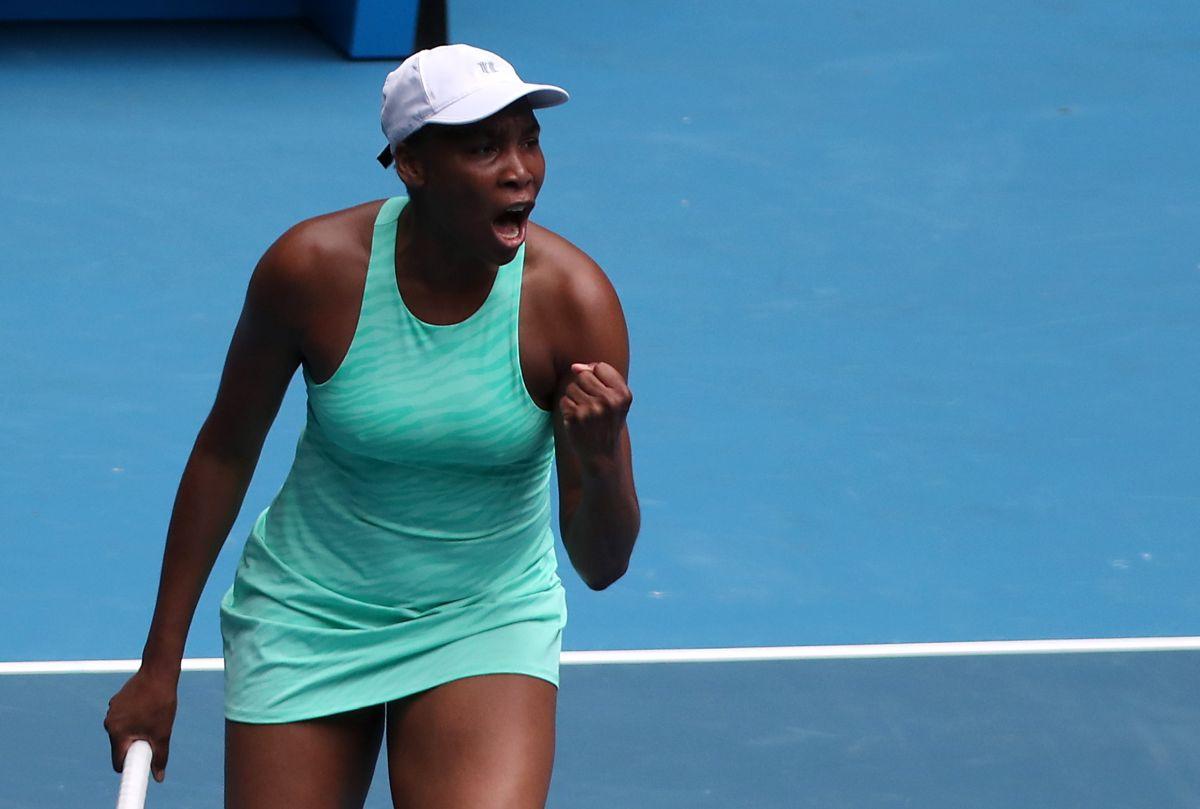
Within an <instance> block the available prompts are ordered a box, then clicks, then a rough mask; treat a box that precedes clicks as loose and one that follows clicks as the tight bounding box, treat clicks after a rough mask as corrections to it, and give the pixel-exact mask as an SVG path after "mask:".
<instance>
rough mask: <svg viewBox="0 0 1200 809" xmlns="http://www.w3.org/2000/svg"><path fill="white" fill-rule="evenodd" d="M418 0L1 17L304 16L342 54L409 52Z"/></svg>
mask: <svg viewBox="0 0 1200 809" xmlns="http://www.w3.org/2000/svg"><path fill="white" fill-rule="evenodd" d="M418 2H419V0H115V1H114V2H108V3H103V4H97V3H95V2H87V0H42V1H41V2H39V1H38V0H11V2H4V3H3V4H0V21H3V20H10V21H11V20H198V19H221V20H254V19H292V18H296V17H307V18H308V19H310V20H311V21H312V22H313V24H314V25H315V26H316V28H317V29H318V30H319V31H320V32H321V33H322V34H323V35H324V36H325V38H326V39H328V40H329V41H330V42H332V43H333V44H334V45H336V46H337V47H338V48H340V49H341V50H342V51H343V52H344V53H345V54H346V55H347V56H351V57H354V58H360V59H364V58H365V59H376V58H383V57H393V58H400V57H404V56H408V55H409V54H410V53H412V52H413V51H414V50H415V49H416V48H415V46H414V42H415V40H416V31H417V5H418Z"/></svg>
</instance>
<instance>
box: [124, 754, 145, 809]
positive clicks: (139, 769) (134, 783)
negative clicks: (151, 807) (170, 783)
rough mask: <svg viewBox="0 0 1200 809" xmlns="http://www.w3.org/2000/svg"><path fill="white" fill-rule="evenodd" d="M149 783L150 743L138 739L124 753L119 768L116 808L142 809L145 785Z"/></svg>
mask: <svg viewBox="0 0 1200 809" xmlns="http://www.w3.org/2000/svg"><path fill="white" fill-rule="evenodd" d="M149 785H150V743H149V742H147V741H143V740H142V739H138V740H137V741H136V742H134V743H133V744H131V745H129V750H128V751H127V752H126V753H125V766H124V767H122V769H121V790H120V792H118V793H117V809H142V807H143V806H145V805H146V787H148V786H149Z"/></svg>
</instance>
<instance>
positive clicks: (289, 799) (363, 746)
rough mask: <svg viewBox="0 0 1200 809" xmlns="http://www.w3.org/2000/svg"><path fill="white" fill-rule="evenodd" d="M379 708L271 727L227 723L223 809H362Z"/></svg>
mask: <svg viewBox="0 0 1200 809" xmlns="http://www.w3.org/2000/svg"><path fill="white" fill-rule="evenodd" d="M383 723H384V706H382V705H374V706H372V707H369V708H362V709H360V710H357V711H348V712H346V713H340V714H335V715H333V716H326V717H322V718H320V719H309V720H305V721H302V722H285V723H281V724H275V725H252V724H247V723H244V722H231V721H229V720H226V721H225V807H226V809H360V808H361V807H362V805H363V801H364V800H366V796H367V788H368V787H369V786H370V785H371V776H372V775H373V774H374V772H375V761H376V759H377V758H378V757H379V743H380V740H381V739H382V738H383Z"/></svg>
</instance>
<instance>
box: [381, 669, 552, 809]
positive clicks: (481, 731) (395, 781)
mask: <svg viewBox="0 0 1200 809" xmlns="http://www.w3.org/2000/svg"><path fill="white" fill-rule="evenodd" d="M557 703H558V689H557V688H556V687H555V686H554V684H553V683H550V682H547V681H546V680H542V679H539V678H537V677H530V676H526V675H523V674H487V675H482V676H478V677H465V678H463V679H460V680H454V681H452V682H449V683H446V684H445V685H439V686H438V687H436V688H432V689H430V690H428V691H422V692H421V693H419V694H414V695H412V696H410V697H406V698H404V699H401V700H396V701H394V702H390V703H388V706H387V710H388V720H387V745H388V774H389V776H390V780H391V785H392V801H393V803H394V804H395V807H396V809H543V808H544V807H545V804H546V793H547V792H548V791H549V789H550V771H551V769H552V767H553V764H554V716H555V710H556V708H557Z"/></svg>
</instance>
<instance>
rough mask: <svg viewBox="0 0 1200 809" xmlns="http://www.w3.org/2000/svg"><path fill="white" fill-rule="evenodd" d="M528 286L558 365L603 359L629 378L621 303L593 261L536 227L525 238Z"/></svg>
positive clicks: (555, 236) (561, 370) (555, 234)
mask: <svg viewBox="0 0 1200 809" xmlns="http://www.w3.org/2000/svg"><path fill="white" fill-rule="evenodd" d="M526 251H527V252H526V266H527V267H528V268H529V273H528V277H527V281H526V283H527V284H528V285H529V288H530V291H531V293H532V294H531V297H533V298H534V300H535V308H536V310H537V317H538V319H539V322H541V323H543V324H544V328H545V331H546V333H547V334H548V335H549V336H550V339H551V340H552V341H553V348H554V355H555V358H556V363H555V364H556V366H558V370H559V372H560V373H565V371H566V369H567V368H569V366H570V363H572V362H595V361H597V360H603V361H605V362H608V363H609V364H611V365H613V366H614V367H615V368H617V369H618V370H619V371H621V373H622V374H624V375H627V374H628V368H629V337H628V331H627V327H626V324H625V315H624V312H623V311H622V309H621V301H620V299H619V298H618V296H617V291H616V289H615V288H614V287H613V284H612V282H611V281H610V280H609V278H608V275H607V274H606V273H605V272H604V270H603V269H601V268H600V265H599V264H597V263H596V262H595V261H593V260H592V258H591V257H590V256H589V255H588V254H587V253H585V252H583V251H582V250H580V249H579V248H578V247H576V246H575V245H574V244H572V243H571V242H569V241H568V240H567V239H564V238H563V237H562V236H559V235H558V234H557V233H554V232H553V231H550V230H547V229H546V228H543V227H540V226H538V225H535V224H533V223H530V225H529V231H528V234H527V236H526Z"/></svg>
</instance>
